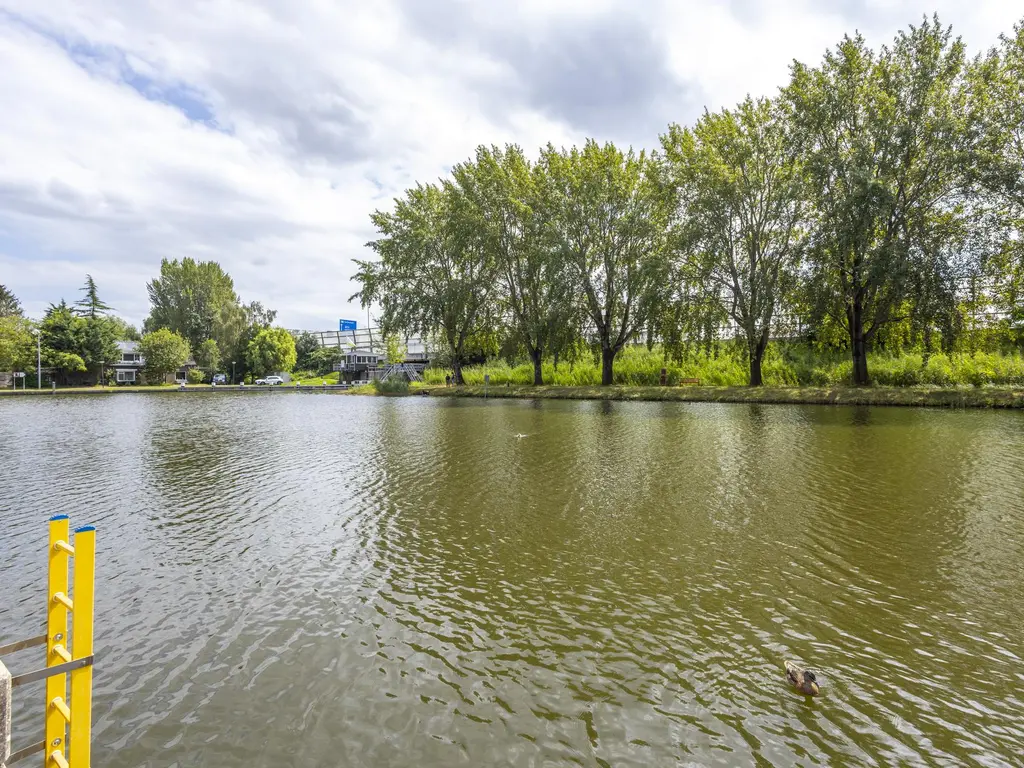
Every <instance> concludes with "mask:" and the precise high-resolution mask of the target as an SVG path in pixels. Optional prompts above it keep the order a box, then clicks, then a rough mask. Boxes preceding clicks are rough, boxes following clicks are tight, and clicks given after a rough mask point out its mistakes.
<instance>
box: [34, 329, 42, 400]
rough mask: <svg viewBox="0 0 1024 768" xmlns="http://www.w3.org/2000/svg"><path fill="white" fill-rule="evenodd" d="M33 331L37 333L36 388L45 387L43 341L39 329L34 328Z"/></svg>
mask: <svg viewBox="0 0 1024 768" xmlns="http://www.w3.org/2000/svg"><path fill="white" fill-rule="evenodd" d="M32 333H34V334H35V335H36V389H42V388H43V353H42V346H41V345H42V341H41V340H40V335H39V329H38V328H33V329H32Z"/></svg>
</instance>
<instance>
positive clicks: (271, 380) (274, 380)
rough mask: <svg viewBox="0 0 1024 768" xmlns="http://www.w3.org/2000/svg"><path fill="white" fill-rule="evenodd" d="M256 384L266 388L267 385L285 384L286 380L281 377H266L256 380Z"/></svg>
mask: <svg viewBox="0 0 1024 768" xmlns="http://www.w3.org/2000/svg"><path fill="white" fill-rule="evenodd" d="M255 383H256V384H257V385H263V386H266V385H270V386H275V385H277V384H284V379H282V378H281V377H280V376H266V377H264V378H262V379H256V382H255Z"/></svg>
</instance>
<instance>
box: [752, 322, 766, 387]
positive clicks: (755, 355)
mask: <svg viewBox="0 0 1024 768" xmlns="http://www.w3.org/2000/svg"><path fill="white" fill-rule="evenodd" d="M768 332H769V327H768V326H767V325H766V326H765V328H764V331H763V332H762V333H761V337H760V338H759V339H758V340H757V343H756V344H754V345H753V347H752V348H751V350H750V386H752V387H760V386H761V384H762V383H763V381H762V379H761V361H762V360H764V351H765V350H766V349H767V348H768Z"/></svg>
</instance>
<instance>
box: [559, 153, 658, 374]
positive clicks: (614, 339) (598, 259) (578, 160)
mask: <svg viewBox="0 0 1024 768" xmlns="http://www.w3.org/2000/svg"><path fill="white" fill-rule="evenodd" d="M541 164H542V166H543V168H544V172H545V175H546V178H547V185H546V190H545V194H546V202H545V205H546V207H547V209H548V211H549V215H550V217H551V224H550V227H551V229H550V231H551V234H552V236H553V237H554V238H555V242H556V243H557V245H558V248H559V249H560V252H561V256H562V258H564V259H565V260H566V263H567V264H568V266H569V269H570V270H571V275H572V276H573V278H574V279H575V280H576V284H577V285H579V286H581V287H582V292H583V295H584V299H585V306H586V309H587V312H588V315H589V320H590V322H591V324H592V325H593V328H594V331H595V333H596V335H597V339H598V343H599V344H600V347H601V383H602V384H605V385H607V384H611V383H612V378H613V366H614V361H615V356H616V355H617V354H618V353H619V351H620V350H621V349H622V348H623V346H625V344H626V343H627V342H628V341H629V340H630V339H632V338H634V337H635V336H636V334H637V332H638V331H640V330H642V329H644V328H646V327H647V324H648V322H649V320H650V319H651V317H652V316H653V314H654V313H655V312H656V311H657V309H658V308H659V306H660V304H661V302H662V300H663V298H664V294H665V285H666V279H667V274H668V260H667V258H666V244H667V233H668V227H669V221H670V218H671V212H672V208H673V205H672V196H671V194H670V191H669V190H668V189H666V187H665V185H663V184H662V183H661V179H660V178H659V173H658V168H657V166H656V165H655V163H654V162H653V161H652V160H651V159H650V158H649V157H647V155H646V154H645V153H643V152H641V153H640V154H639V155H637V154H634V153H633V151H632V150H630V151H629V152H626V153H623V152H622V151H620V150H619V149H617V148H616V147H615V146H614V145H613V144H606V145H604V146H599V145H598V144H597V143H596V142H594V141H588V142H587V144H586V145H585V146H584V147H583V149H577V148H573V149H572V150H570V151H564V150H563V151H558V150H556V149H555V148H554V147H552V146H550V145H549V146H548V147H547V149H546V150H545V151H544V152H543V153H542V157H541Z"/></svg>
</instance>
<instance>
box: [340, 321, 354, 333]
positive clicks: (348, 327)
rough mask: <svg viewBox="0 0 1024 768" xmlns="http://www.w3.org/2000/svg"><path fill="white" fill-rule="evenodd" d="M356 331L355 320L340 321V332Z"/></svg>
mask: <svg viewBox="0 0 1024 768" xmlns="http://www.w3.org/2000/svg"><path fill="white" fill-rule="evenodd" d="M355 329H356V321H355V320H339V321H338V330H339V331H354V330H355Z"/></svg>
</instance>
